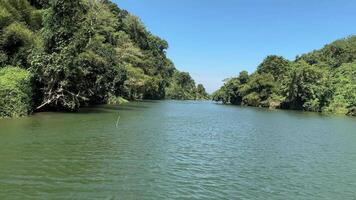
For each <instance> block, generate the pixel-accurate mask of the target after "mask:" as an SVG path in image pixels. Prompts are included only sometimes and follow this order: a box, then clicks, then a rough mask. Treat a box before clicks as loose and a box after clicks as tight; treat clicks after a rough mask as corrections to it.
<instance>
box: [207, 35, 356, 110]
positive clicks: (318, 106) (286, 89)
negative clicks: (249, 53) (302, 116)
mask: <svg viewBox="0 0 356 200" xmlns="http://www.w3.org/2000/svg"><path fill="white" fill-rule="evenodd" d="M355 67H356V36H350V37H348V38H345V39H341V40H338V41H335V42H333V43H331V44H329V45H326V46H325V47H324V48H322V49H320V50H315V51H313V52H311V53H307V54H303V55H301V56H298V57H297V58H296V59H295V60H294V61H289V60H287V59H285V58H283V57H280V56H276V55H271V56H267V57H266V59H264V61H263V62H262V63H261V64H260V65H259V66H258V68H257V70H256V72H254V73H252V74H251V75H248V73H247V72H245V71H243V72H241V73H240V75H239V76H238V77H234V78H230V79H227V80H226V82H225V84H224V85H223V86H222V87H221V88H220V89H219V90H218V91H216V92H215V93H214V94H213V95H212V97H213V100H215V101H221V102H223V103H231V104H236V105H248V106H259V107H270V108H284V109H297V110H305V111H315V112H329V113H339V114H348V115H356V112H355V111H356V101H355V99H356V98H355V95H356V80H355V78H356V74H355V73H356V68H355Z"/></svg>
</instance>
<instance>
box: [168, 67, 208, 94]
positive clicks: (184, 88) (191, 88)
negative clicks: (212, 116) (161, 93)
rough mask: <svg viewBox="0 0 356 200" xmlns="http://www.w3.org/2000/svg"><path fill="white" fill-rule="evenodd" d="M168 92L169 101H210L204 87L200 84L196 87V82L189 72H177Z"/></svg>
mask: <svg viewBox="0 0 356 200" xmlns="http://www.w3.org/2000/svg"><path fill="white" fill-rule="evenodd" d="M166 91H167V98H169V99H178V100H179V99H189V100H203V99H208V94H207V92H206V91H205V88H204V86H203V85H202V84H199V85H198V86H197V87H196V86H195V82H194V80H193V79H192V77H191V76H190V75H189V73H187V72H175V73H174V75H173V77H172V80H171V84H170V86H169V87H168V88H167V90H166Z"/></svg>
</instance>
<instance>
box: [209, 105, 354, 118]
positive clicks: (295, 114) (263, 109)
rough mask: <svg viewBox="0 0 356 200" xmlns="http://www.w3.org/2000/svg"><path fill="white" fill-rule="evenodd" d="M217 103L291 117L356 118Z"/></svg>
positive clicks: (230, 107)
mask: <svg viewBox="0 0 356 200" xmlns="http://www.w3.org/2000/svg"><path fill="white" fill-rule="evenodd" d="M214 104H215V105H217V106H221V107H226V108H229V109H234V108H235V109H239V110H255V111H258V112H262V113H275V114H284V115H288V116H291V117H297V118H315V117H319V118H335V119H338V118H340V119H345V118H347V119H349V120H353V119H356V117H352V116H345V115H337V114H328V113H321V112H309V111H303V110H284V109H270V108H264V107H251V106H242V105H231V104H222V103H216V102H214Z"/></svg>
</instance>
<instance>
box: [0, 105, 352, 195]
mask: <svg viewBox="0 0 356 200" xmlns="http://www.w3.org/2000/svg"><path fill="white" fill-rule="evenodd" d="M119 116H120V117H119ZM118 117H119V123H118V124H117V126H116V123H117V119H118ZM27 199H30V200H32V199H33V200H37V199H39V200H47V199H58V200H62V199H63V200H67V199H68V200H69V199H74V200H77V199H78V200H82V199H83V200H91V199H108V200H112V199H115V200H116V199H124V200H126V199H127V200H130V199H138V200H140V199H203V200H205V199H261V200H264V199H281V200H285V199H323V200H325V199H330V200H334V199H340V200H347V199H356V118H352V117H340V116H323V115H320V114H316V113H304V112H294V111H278V110H275V111H271V110H266V109H258V108H244V107H238V106H226V105H219V104H214V103H212V102H190V101H185V102H179V101H147V102H136V103H129V104H126V105H122V106H99V107H95V108H85V109H82V111H81V112H79V113H38V114H35V115H34V116H31V117H25V118H21V119H3V120H0V200H27Z"/></svg>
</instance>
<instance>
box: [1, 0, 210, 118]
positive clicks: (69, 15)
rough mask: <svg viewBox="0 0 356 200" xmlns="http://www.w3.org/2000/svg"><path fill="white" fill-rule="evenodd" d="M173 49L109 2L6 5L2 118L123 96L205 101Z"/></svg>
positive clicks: (47, 0)
mask: <svg viewBox="0 0 356 200" xmlns="http://www.w3.org/2000/svg"><path fill="white" fill-rule="evenodd" d="M167 49H168V43H167V41H165V40H163V39H161V38H159V37H158V36H155V35H154V34H152V33H151V32H149V31H148V30H147V29H146V28H145V26H144V24H143V23H142V22H141V21H140V19H139V18H138V17H136V16H134V15H132V14H130V13H128V12H127V11H126V10H123V9H121V8H119V7H118V6H117V5H116V4H114V3H112V2H111V1H109V0H0V96H1V100H0V116H2V117H13V116H22V115H26V114H28V113H31V112H33V111H43V110H65V111H77V110H78V109H79V108H80V107H81V106H85V105H95V104H104V103H108V102H116V101H115V99H120V98H125V99H127V100H139V99H165V98H172V99H196V98H206V93H205V90H204V91H203V90H202V89H203V87H202V86H201V85H200V86H198V87H197V86H196V85H195V82H194V81H193V79H192V78H191V77H190V75H189V74H188V73H183V72H179V71H178V70H177V69H176V68H175V66H174V64H173V63H172V61H171V60H169V59H168V58H167V56H166V50H167ZM199 92H200V93H199ZM201 95H205V96H204V97H201ZM109 99H110V101H109ZM15 108H16V109H15Z"/></svg>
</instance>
